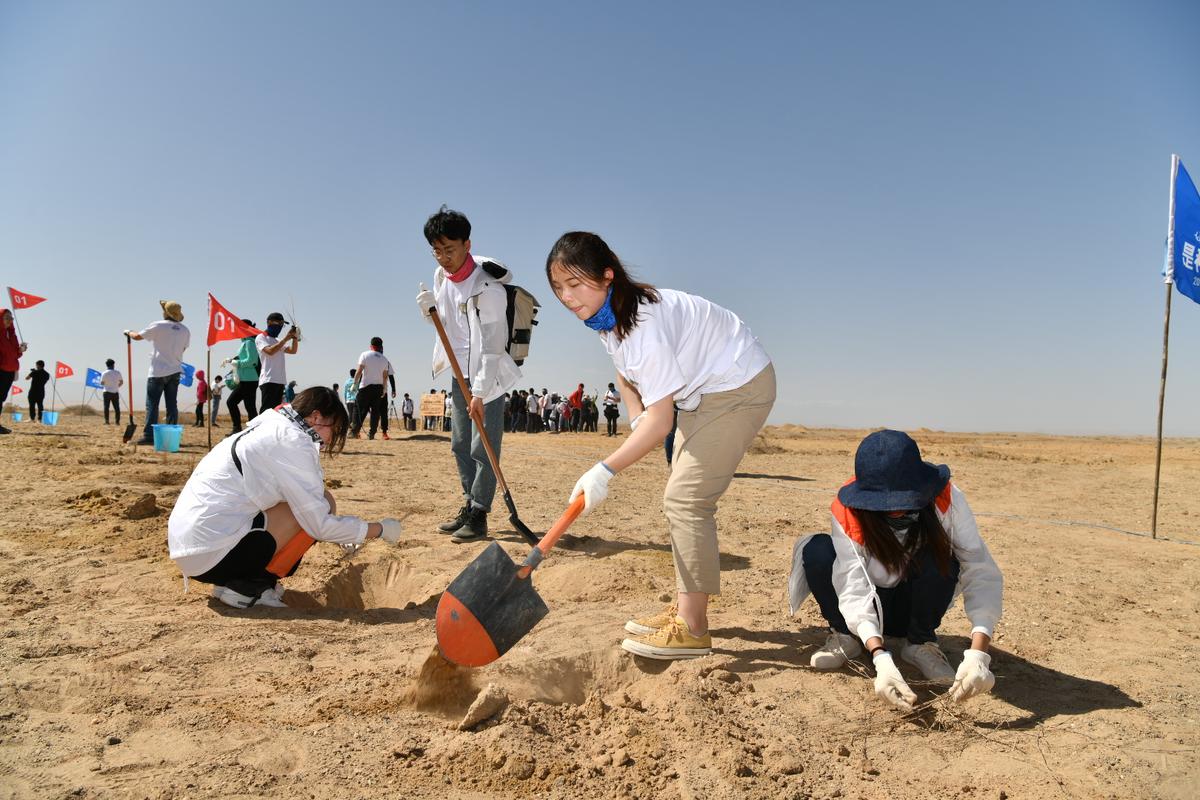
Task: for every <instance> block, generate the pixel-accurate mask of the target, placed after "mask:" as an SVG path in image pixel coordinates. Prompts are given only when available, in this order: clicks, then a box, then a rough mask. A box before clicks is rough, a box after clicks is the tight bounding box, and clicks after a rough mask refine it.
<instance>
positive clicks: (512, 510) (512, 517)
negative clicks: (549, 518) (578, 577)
mask: <svg viewBox="0 0 1200 800" xmlns="http://www.w3.org/2000/svg"><path fill="white" fill-rule="evenodd" d="M421 291H425V284H423V283H422V284H421ZM429 318H430V319H432V320H433V327H435V328H437V334H438V337H439V338H440V339H441V340H442V349H444V350H445V351H446V358H448V359H450V366H451V367H453V368H454V377H455V379H456V380H457V381H458V388H459V389H460V390H462V395H463V398H465V400H466V403H467V407H468V408H470V406H471V387H470V386H468V385H467V379H466V378H464V377H463V374H462V369H461V368H460V367H459V366H458V358H457V357H456V356H455V355H454V348H453V347H451V346H450V340H449V339H447V338H446V329H445V328H443V327H442V318H441V317H439V316H438V312H437V309H436V308H431V309H430V310H429ZM475 424H476V425H478V426H479V438H480V439H482V440H483V449H484V450H486V451H487V457H488V461H489V462H490V463H491V465H492V472H494V473H496V482H497V483H499V484H500V493H501V495H503V497H504V505H506V506H508V521H509V522H511V523H512V526H513V527H514V528H516V529H517V533H519V534H521V535H522V536H524V537H525V540H526V541H528V542H529V543H530V544H537V543H538V535H537V534H536V533H534V532H533V531H531V530H530V529H529V526H528V525H526V524H525V523H524V522H521V518H520V517H518V516H517V504H516V503H514V502H513V499H512V492H510V491H509V490H508V481H506V480H504V473H503V472H502V471H501V470H500V459H498V458H496V451H494V450H493V449H492V442H491V440H489V439H488V437H487V431H485V430H484V429H483V418H482V417H480V418H479V419H477V420H475ZM568 524H569V523H568ZM501 552H503V551H501ZM506 558H507V556H506Z"/></svg>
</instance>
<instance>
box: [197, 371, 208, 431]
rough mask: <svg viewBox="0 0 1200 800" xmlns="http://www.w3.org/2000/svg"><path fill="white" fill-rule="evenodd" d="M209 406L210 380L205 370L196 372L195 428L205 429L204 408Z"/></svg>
mask: <svg viewBox="0 0 1200 800" xmlns="http://www.w3.org/2000/svg"><path fill="white" fill-rule="evenodd" d="M206 405H208V379H207V377H206V376H205V375H204V370H202V369H198V370H196V424H195V427H197V428H203V427H204V407H205V406H206Z"/></svg>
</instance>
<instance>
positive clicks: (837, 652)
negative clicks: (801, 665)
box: [808, 631, 862, 669]
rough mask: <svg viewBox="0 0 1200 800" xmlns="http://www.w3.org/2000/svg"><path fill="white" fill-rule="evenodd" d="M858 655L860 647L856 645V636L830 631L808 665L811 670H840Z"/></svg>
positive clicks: (860, 651) (860, 652)
mask: <svg viewBox="0 0 1200 800" xmlns="http://www.w3.org/2000/svg"><path fill="white" fill-rule="evenodd" d="M860 655H862V645H861V644H859V643H858V637H857V636H851V635H850V634H848V633H838V632H837V631H830V632H829V636H828V637H826V639H825V646H824V647H822V648H821V649H820V650H818V651H817V652H815V653H813V654H812V657H811V658H809V659H808V663H809V666H811V667H812V668H813V669H840V668H841V667H844V666H845V665H846V662H847V661H849V660H850V659H852V658H858V657H859V656H860Z"/></svg>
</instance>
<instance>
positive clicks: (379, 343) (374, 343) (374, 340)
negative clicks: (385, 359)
mask: <svg viewBox="0 0 1200 800" xmlns="http://www.w3.org/2000/svg"><path fill="white" fill-rule="evenodd" d="M371 347H378V348H379V352H381V353H382V352H383V339H380V338H379V337H378V336H372V337H371Z"/></svg>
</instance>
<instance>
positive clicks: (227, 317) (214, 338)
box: [208, 292, 262, 347]
mask: <svg viewBox="0 0 1200 800" xmlns="http://www.w3.org/2000/svg"><path fill="white" fill-rule="evenodd" d="M260 333H262V331H260V330H259V329H258V328H254V327H251V326H250V325H247V324H246V323H244V322H242V321H241V319H239V318H238V317H236V316H234V315H233V314H232V313H231V312H230V311H229V309H227V308H226V307H225V306H223V305H221V304H220V303H219V302H218V301H217V298H215V297H213V296H212V293H211V292H209V295H208V346H209V347H212V346H213V345H214V344H216V343H217V342H224V341H226V340H228V339H244V338H246V337H247V336H258V335H259V334H260Z"/></svg>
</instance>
